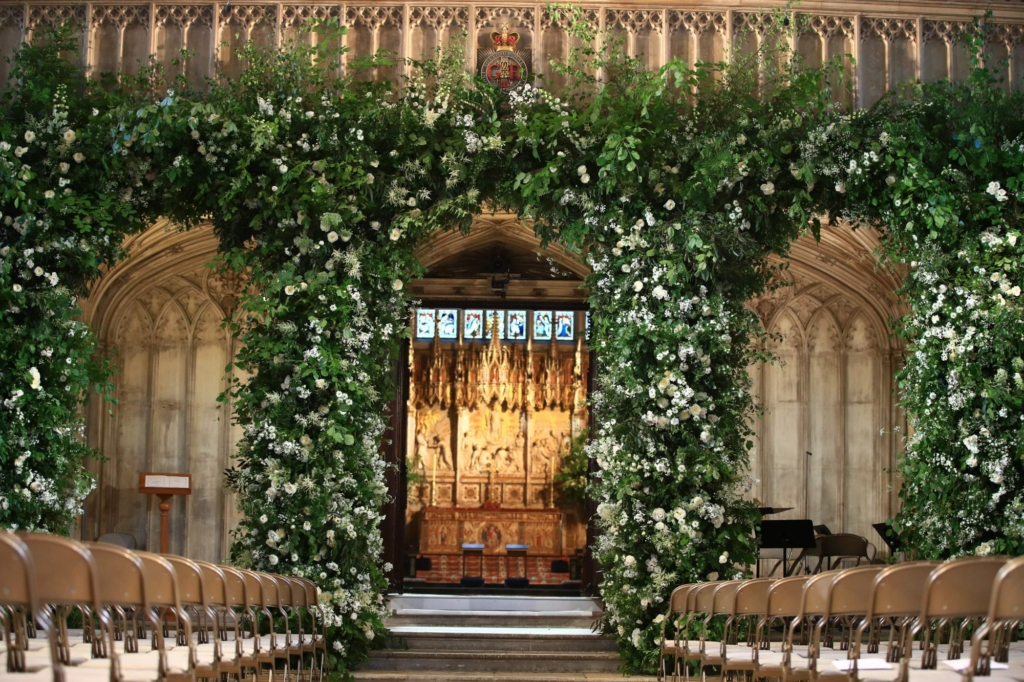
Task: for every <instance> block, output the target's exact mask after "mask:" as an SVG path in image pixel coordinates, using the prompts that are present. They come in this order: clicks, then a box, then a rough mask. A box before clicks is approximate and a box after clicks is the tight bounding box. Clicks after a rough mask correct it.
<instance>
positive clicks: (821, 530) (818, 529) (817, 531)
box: [814, 524, 832, 535]
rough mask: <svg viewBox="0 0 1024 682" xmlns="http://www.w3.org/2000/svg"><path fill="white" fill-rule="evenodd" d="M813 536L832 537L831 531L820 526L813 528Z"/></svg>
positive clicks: (826, 527)
mask: <svg viewBox="0 0 1024 682" xmlns="http://www.w3.org/2000/svg"><path fill="white" fill-rule="evenodd" d="M814 533H815V535H832V531H830V530H829V529H828V526H826V525H825V524H821V525H820V526H815V527H814Z"/></svg>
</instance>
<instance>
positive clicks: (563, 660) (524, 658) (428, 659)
mask: <svg viewBox="0 0 1024 682" xmlns="http://www.w3.org/2000/svg"><path fill="white" fill-rule="evenodd" d="M620 663H621V659H620V658H619V654H618V653H613V652H605V651H591V652H587V651H582V652H577V651H571V652H570V651H504V652H502V651H417V650H411V651H397V650H393V649H385V650H382V651H372V652H370V657H369V658H368V659H367V660H366V661H364V662H363V663H362V664H360V666H359V670H360V671H367V672H368V671H390V672H401V673H411V672H414V671H423V672H426V671H429V672H468V673H505V674H512V673H545V674H547V673H584V672H592V673H616V672H618V669H619V664H620Z"/></svg>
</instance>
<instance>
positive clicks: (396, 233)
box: [389, 227, 402, 242]
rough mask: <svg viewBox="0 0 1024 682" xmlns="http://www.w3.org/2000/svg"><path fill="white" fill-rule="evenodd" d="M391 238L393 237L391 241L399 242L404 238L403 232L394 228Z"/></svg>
mask: <svg viewBox="0 0 1024 682" xmlns="http://www.w3.org/2000/svg"><path fill="white" fill-rule="evenodd" d="M389 236H390V237H391V241H393V242H397V241H398V240H399V239H401V238H402V231H401V230H400V229H398V228H397V227H393V228H391V234H390V235H389Z"/></svg>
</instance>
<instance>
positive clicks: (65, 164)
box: [60, 161, 71, 173]
mask: <svg viewBox="0 0 1024 682" xmlns="http://www.w3.org/2000/svg"><path fill="white" fill-rule="evenodd" d="M69 170H71V164H70V163H68V162H67V161H61V162H60V172H61V173H67V172H68V171H69Z"/></svg>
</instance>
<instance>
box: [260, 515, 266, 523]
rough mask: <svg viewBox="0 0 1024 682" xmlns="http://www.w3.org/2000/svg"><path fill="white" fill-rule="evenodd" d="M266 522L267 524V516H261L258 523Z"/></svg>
mask: <svg viewBox="0 0 1024 682" xmlns="http://www.w3.org/2000/svg"><path fill="white" fill-rule="evenodd" d="M266 522H267V515H266V514H262V515H261V516H260V523H266Z"/></svg>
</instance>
